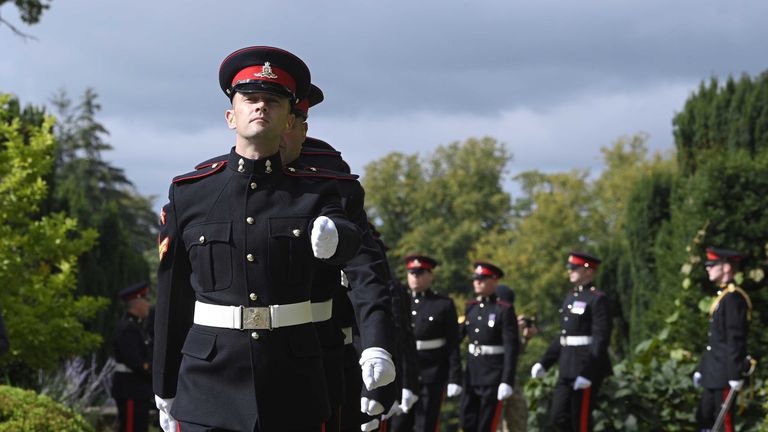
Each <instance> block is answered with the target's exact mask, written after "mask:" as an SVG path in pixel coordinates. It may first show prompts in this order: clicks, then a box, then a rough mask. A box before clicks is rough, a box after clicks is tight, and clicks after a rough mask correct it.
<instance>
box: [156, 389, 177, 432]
mask: <svg viewBox="0 0 768 432" xmlns="http://www.w3.org/2000/svg"><path fill="white" fill-rule="evenodd" d="M174 399H175V398H169V399H163V398H161V397H160V396H158V395H155V405H157V411H158V413H159V414H160V427H161V428H163V431H164V432H176V431H178V430H179V424H178V422H176V419H175V418H173V417H171V406H173V400H174Z"/></svg>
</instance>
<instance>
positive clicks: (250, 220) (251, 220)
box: [245, 216, 255, 225]
mask: <svg viewBox="0 0 768 432" xmlns="http://www.w3.org/2000/svg"><path fill="white" fill-rule="evenodd" d="M245 221H246V222H248V225H253V222H254V221H255V219H254V218H252V217H250V216H248V217H247V218H245Z"/></svg>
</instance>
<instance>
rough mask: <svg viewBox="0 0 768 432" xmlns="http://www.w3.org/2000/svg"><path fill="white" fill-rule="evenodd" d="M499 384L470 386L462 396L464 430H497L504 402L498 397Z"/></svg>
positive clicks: (462, 426)
mask: <svg viewBox="0 0 768 432" xmlns="http://www.w3.org/2000/svg"><path fill="white" fill-rule="evenodd" d="M498 389H499V386H497V385H495V386H468V388H465V389H464V396H463V397H462V398H461V428H462V429H464V432H496V427H497V426H498V425H499V421H500V420H501V408H502V402H501V401H499V400H497V399H496V394H497V392H498Z"/></svg>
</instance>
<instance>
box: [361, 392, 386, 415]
mask: <svg viewBox="0 0 768 432" xmlns="http://www.w3.org/2000/svg"><path fill="white" fill-rule="evenodd" d="M360 412H362V413H366V414H368V415H369V416H377V415H379V414H381V413H383V412H384V405H382V404H381V402H379V401H376V400H373V399H368V398H367V397H365V396H363V397H361V398H360Z"/></svg>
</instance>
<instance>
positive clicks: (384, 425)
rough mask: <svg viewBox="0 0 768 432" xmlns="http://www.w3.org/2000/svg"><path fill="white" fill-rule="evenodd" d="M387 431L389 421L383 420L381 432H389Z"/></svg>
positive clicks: (380, 427)
mask: <svg viewBox="0 0 768 432" xmlns="http://www.w3.org/2000/svg"><path fill="white" fill-rule="evenodd" d="M387 429H389V420H382V421H381V426H379V432H387Z"/></svg>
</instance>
